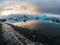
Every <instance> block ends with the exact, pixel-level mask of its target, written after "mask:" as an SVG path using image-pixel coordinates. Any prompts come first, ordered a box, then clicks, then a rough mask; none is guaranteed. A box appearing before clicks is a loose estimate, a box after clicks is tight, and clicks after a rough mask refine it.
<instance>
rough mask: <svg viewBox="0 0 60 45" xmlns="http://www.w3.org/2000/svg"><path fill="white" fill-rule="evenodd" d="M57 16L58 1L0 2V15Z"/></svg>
mask: <svg viewBox="0 0 60 45" xmlns="http://www.w3.org/2000/svg"><path fill="white" fill-rule="evenodd" d="M45 13H46V14H58V15H60V0H0V15H9V14H35V15H39V14H45Z"/></svg>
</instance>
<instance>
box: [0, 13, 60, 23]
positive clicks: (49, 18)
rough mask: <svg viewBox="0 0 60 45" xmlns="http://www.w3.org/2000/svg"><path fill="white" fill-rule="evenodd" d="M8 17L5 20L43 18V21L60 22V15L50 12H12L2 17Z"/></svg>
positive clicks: (23, 20) (24, 20)
mask: <svg viewBox="0 0 60 45" xmlns="http://www.w3.org/2000/svg"><path fill="white" fill-rule="evenodd" d="M4 18H5V19H6V21H5V22H8V23H14V22H26V21H28V20H42V21H48V22H49V21H50V22H59V23H60V16H58V15H49V14H42V15H35V16H34V15H27V14H11V15H8V16H6V17H3V18H1V19H4Z"/></svg>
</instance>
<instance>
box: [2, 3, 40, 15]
mask: <svg viewBox="0 0 60 45" xmlns="http://www.w3.org/2000/svg"><path fill="white" fill-rule="evenodd" d="M10 12H11V13H10ZM12 13H13V14H15V13H20V14H35V15H36V14H40V12H38V11H37V8H36V6H34V5H33V4H29V3H19V4H16V5H15V6H14V7H5V8H4V10H3V11H2V14H3V15H4V14H5V15H8V14H12Z"/></svg>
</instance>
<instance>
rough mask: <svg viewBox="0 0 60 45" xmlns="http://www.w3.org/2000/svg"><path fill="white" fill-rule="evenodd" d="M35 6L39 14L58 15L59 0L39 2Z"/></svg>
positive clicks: (41, 0) (59, 11) (59, 12)
mask: <svg viewBox="0 0 60 45" xmlns="http://www.w3.org/2000/svg"><path fill="white" fill-rule="evenodd" d="M35 5H36V6H37V10H38V11H40V12H41V11H42V12H43V13H52V14H60V0H40V1H39V2H37V3H36V4H35Z"/></svg>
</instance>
